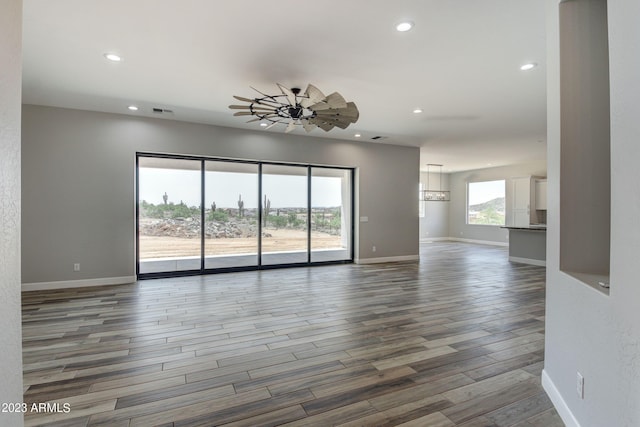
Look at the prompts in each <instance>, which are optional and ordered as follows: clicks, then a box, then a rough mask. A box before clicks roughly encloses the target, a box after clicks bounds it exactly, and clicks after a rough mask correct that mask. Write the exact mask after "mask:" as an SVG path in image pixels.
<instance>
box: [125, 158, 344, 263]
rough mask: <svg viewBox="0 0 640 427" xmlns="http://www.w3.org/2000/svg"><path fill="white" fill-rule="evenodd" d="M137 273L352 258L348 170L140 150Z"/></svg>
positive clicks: (341, 260)
mask: <svg viewBox="0 0 640 427" xmlns="http://www.w3.org/2000/svg"><path fill="white" fill-rule="evenodd" d="M137 163H138V167H137V215H138V221H137V224H138V228H137V239H138V240H137V242H138V252H137V254H138V255H137V256H138V274H139V275H148V274H151V275H158V274H163V273H169V274H174V273H176V274H179V273H180V272H189V273H194V272H198V271H200V272H207V271H211V272H213V271H216V270H225V271H226V270H234V269H257V268H260V267H262V266H278V265H292V264H293V265H296V264H309V263H318V262H351V261H352V260H353V250H352V248H353V244H352V240H353V219H352V215H353V207H352V205H353V188H352V185H353V177H352V176H353V169H350V168H338V167H336V168H333V167H326V166H312V165H290V164H283V163H268V162H257V161H236V160H228V159H207V158H194V157H189V158H173V157H171V156H164V155H158V156H154V155H152V154H144V155H142V154H140V155H138V158H137Z"/></svg>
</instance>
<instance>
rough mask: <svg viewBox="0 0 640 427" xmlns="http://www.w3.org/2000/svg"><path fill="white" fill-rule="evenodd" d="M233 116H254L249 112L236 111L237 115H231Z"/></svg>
mask: <svg viewBox="0 0 640 427" xmlns="http://www.w3.org/2000/svg"><path fill="white" fill-rule="evenodd" d="M233 115H234V116H253V115H254V114H253V113H252V112H251V111H238V112H237V113H233Z"/></svg>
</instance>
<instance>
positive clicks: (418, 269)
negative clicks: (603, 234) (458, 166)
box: [23, 242, 563, 427]
mask: <svg viewBox="0 0 640 427" xmlns="http://www.w3.org/2000/svg"><path fill="white" fill-rule="evenodd" d="M544 273H545V270H544V268H542V267H535V266H529V265H524V264H515V263H509V262H508V261H507V252H506V249H505V248H500V247H491V246H482V245H472V244H465V243H452V242H438V243H431V244H423V245H422V248H421V261H420V263H392V264H376V265H337V266H325V267H305V268H296V269H285V270H267V271H260V272H243V273H231V274H219V275H210V276H201V277H187V278H174V279H159V280H148V281H142V282H138V283H135V284H132V285H122V286H108V287H101V288H79V289H70V290H59V291H42V292H27V293H24V294H23V358H24V384H25V393H24V399H25V400H24V401H25V402H26V403H27V404H28V405H29V407H31V405H32V404H33V403H45V402H48V403H49V404H50V406H49V408H48V409H47V410H43V411H42V412H36V411H33V412H31V411H29V412H27V413H26V415H25V425H27V426H36V425H47V426H175V427H178V426H180V427H186V426H276V425H287V426H325V425H326V426H328V425H342V426H396V425H401V426H434V427H440V426H441V427H447V426H465V427H472V426H517V427H532V426H538V427H543V426H544V427H555V426H563V424H562V422H561V420H560V418H559V417H558V415H557V413H556V412H555V410H554V409H553V407H552V405H551V403H550V401H549V399H548V398H547V396H546V395H545V393H544V391H543V390H542V388H541V386H540V373H541V369H542V367H543V356H544V296H545V284H544V280H545V276H544ZM56 403H57V404H59V405H60V406H59V409H60V410H59V411H55V410H54V409H55V408H56V406H55V405H54V404H56ZM64 404H68V405H69V408H70V410H69V411H66V412H65V411H64V410H63V409H64V406H63V405H64Z"/></svg>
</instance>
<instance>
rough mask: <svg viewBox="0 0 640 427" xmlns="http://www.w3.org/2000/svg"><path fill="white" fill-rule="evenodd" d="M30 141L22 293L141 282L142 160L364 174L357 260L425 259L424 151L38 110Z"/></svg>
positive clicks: (26, 126)
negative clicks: (63, 285)
mask: <svg viewBox="0 0 640 427" xmlns="http://www.w3.org/2000/svg"><path fill="white" fill-rule="evenodd" d="M22 133H23V144H22V161H23V176H22V178H23V185H22V187H23V191H22V195H23V198H22V202H23V218H22V220H23V224H22V225H23V227H22V231H23V238H22V262H23V268H22V276H23V277H22V279H23V283H27V284H33V283H43V282H44V283H46V282H65V281H72V280H80V279H83V280H87V279H105V278H126V277H131V276H133V275H134V271H135V269H134V261H135V250H134V240H135V239H134V236H135V234H134V233H135V221H134V219H135V218H134V206H135V205H134V203H135V196H134V172H135V163H134V162H135V153H136V151H145V152H165V153H179V154H193V155H204V156H219V157H227V158H238V159H252V160H273V161H288V162H299V163H312V164H321V165H338V166H350V167H356V168H357V172H356V175H357V179H356V181H357V182H356V185H357V187H356V218H357V217H359V216H367V217H368V218H369V221H368V222H366V223H359V224H357V227H358V229H357V233H356V239H357V240H356V258H359V259H360V260H366V259H375V258H390V257H415V258H416V259H417V256H418V241H419V236H418V198H417V197H416V194H417V193H418V180H419V155H418V148H414V147H401V146H394V145H386V144H368V143H362V142H349V141H339V140H331V139H324V138H313V136H311V137H306V136H299V135H296V134H283V133H275V132H260V131H257V132H249V131H243V130H239V129H231V128H223V127H215V126H207V125H199V124H193V123H183V122H176V121H171V120H163V119H148V118H139V117H135V116H134V115H119V114H106V113H96V112H89V111H79V110H69V109H62V108H50V107H37V106H30V105H27V106H24V108H23V128H22ZM372 246H376V249H377V251H376V252H375V253H374V252H373V251H372ZM74 263H80V264H81V271H80V272H73V264H74Z"/></svg>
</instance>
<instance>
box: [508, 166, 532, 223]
mask: <svg viewBox="0 0 640 427" xmlns="http://www.w3.org/2000/svg"><path fill="white" fill-rule="evenodd" d="M511 183H512V186H511V203H509V204H508V205H507V206H509V207H510V208H511V226H512V227H528V226H529V224H532V223H536V222H537V216H536V212H535V209H533V207H534V203H535V178H533V177H530V176H526V177H519V178H511Z"/></svg>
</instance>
